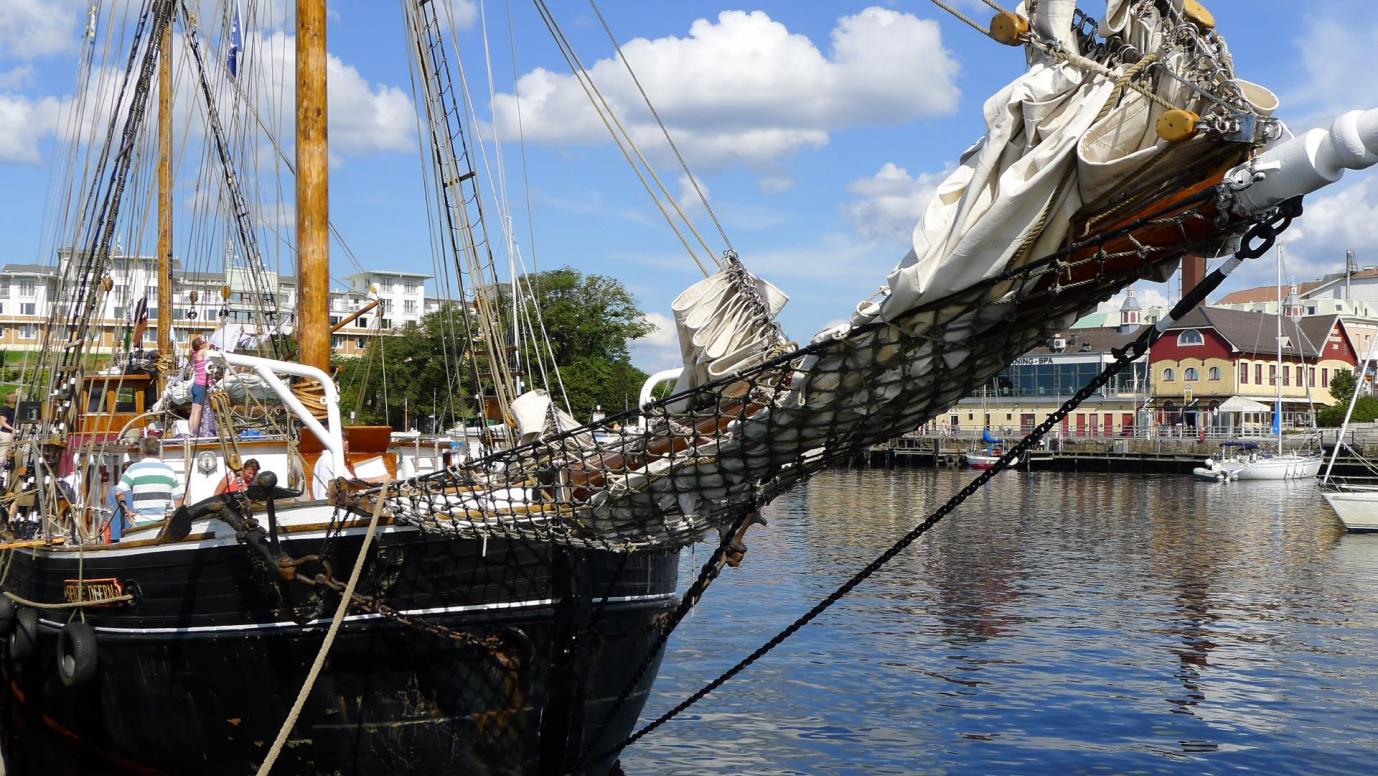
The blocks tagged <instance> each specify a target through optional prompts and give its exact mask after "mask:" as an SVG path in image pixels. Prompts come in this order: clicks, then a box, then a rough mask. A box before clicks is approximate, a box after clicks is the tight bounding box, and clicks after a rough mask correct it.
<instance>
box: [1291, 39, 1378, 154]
mask: <svg viewBox="0 0 1378 776" xmlns="http://www.w3.org/2000/svg"><path fill="white" fill-rule="evenodd" d="M1375 40H1378V22H1368V23H1365V22H1363V21H1360V20H1358V19H1355V18H1353V16H1352V15H1351V16H1350V17H1347V18H1344V19H1335V18H1325V17H1316V16H1308V17H1307V25H1306V29H1305V32H1304V33H1303V34H1302V35H1301V37H1299V38H1298V39H1297V41H1296V46H1297V49H1298V54H1299V59H1300V65H1301V67H1300V73H1301V78H1302V83H1301V85H1300V86H1299V87H1298V88H1295V89H1292V90H1290V91H1288V92H1287V93H1285V94H1284V95H1283V106H1284V107H1285V108H1290V109H1291V111H1292V115H1294V116H1295V115H1298V113H1301V114H1303V115H1305V118H1303V119H1302V120H1300V121H1298V122H1296V124H1297V126H1298V127H1301V128H1304V127H1309V126H1316V125H1323V124H1329V122H1330V121H1331V120H1332V119H1333V118H1334V117H1335V116H1336V115H1338V114H1339V113H1342V112H1344V111H1347V110H1353V109H1355V108H1366V107H1369V106H1372V105H1376V104H1378V80H1376V79H1373V78H1362V77H1355V75H1356V74H1359V73H1367V72H1369V71H1370V70H1371V69H1372V66H1373V44H1374V41H1375Z"/></svg>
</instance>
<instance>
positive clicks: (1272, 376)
mask: <svg viewBox="0 0 1378 776" xmlns="http://www.w3.org/2000/svg"><path fill="white" fill-rule="evenodd" d="M1268 384H1269V385H1277V384H1278V365H1277V364H1269V365H1268Z"/></svg>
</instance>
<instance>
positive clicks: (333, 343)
mask: <svg viewBox="0 0 1378 776" xmlns="http://www.w3.org/2000/svg"><path fill="white" fill-rule="evenodd" d="M330 347H332V348H342V347H344V337H331V338H330Z"/></svg>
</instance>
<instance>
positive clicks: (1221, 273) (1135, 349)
mask: <svg viewBox="0 0 1378 776" xmlns="http://www.w3.org/2000/svg"><path fill="white" fill-rule="evenodd" d="M1300 214H1301V200H1300V198H1296V199H1293V200H1289V201H1288V202H1286V203H1283V205H1282V206H1280V207H1279V210H1278V213H1277V215H1276V217H1275V218H1274V220H1272V221H1270V222H1261V223H1258V224H1255V225H1254V226H1253V227H1252V228H1251V229H1250V230H1249V232H1248V234H1246V236H1245V238H1244V240H1243V242H1242V244H1241V247H1240V249H1239V250H1238V251H1237V252H1236V253H1235V255H1234V257H1233V258H1231V259H1229V260H1228V261H1226V262H1225V263H1224V264H1222V265H1221V266H1220V267H1219V268H1217V269H1216V270H1215V271H1214V272H1212V273H1211V274H1210V275H1207V276H1206V277H1205V278H1204V279H1202V280H1201V281H1200V282H1199V283H1197V285H1196V286H1195V287H1194V288H1192V289H1191V290H1190V291H1189V292H1187V294H1186V295H1185V296H1183V297H1182V299H1181V300H1180V301H1178V302H1177V304H1176V305H1174V306H1173V308H1172V310H1171V312H1169V313H1168V314H1167V315H1166V316H1164V317H1163V318H1162V319H1161V320H1160V321H1158V323H1157V324H1155V325H1153V326H1150V327H1147V328H1145V329H1144V330H1143V331H1142V332H1141V333H1140V334H1139V336H1138V337H1136V338H1135V339H1134V341H1132V342H1130V343H1128V344H1127V345H1125V346H1124V347H1123V348H1121V349H1118V350H1115V351H1113V355H1114V359H1115V360H1114V361H1112V362H1111V363H1110V364H1109V365H1107V366H1106V367H1105V368H1104V369H1103V370H1101V372H1100V374H1098V375H1096V377H1095V378H1093V379H1092V380H1091V382H1089V383H1087V384H1086V385H1084V386H1082V388H1081V389H1080V390H1079V391H1077V392H1076V393H1075V394H1074V395H1073V396H1072V397H1071V398H1070V399H1068V400H1067V401H1065V402H1063V404H1062V406H1061V407H1059V408H1058V409H1057V410H1056V411H1054V412H1053V413H1051V414H1049V415H1048V417H1047V418H1046V419H1044V421H1043V422H1042V423H1040V424H1038V425H1037V426H1036V427H1035V428H1034V429H1033V430H1032V431H1030V432H1029V433H1028V434H1027V435H1026V436H1025V437H1024V438H1023V439H1021V440H1019V442H1018V443H1017V444H1015V445H1014V446H1013V447H1011V448H1010V449H1008V450H1006V451H1005V454H1004V455H1002V456H1000V458H999V460H997V461H996V462H995V464H994V465H993V466H992V467H991V468H989V469H987V470H985V471H983V472H982V473H981V474H980V475H978V476H977V477H975V478H974V479H973V480H972V481H971V482H969V483H967V485H966V486H965V487H964V488H962V489H961V490H960V491H958V492H957V494H956V495H954V496H952V497H951V498H950V499H948V501H947V502H946V503H944V504H943V505H942V506H940V507H938V509H937V510H935V511H934V512H933V513H932V514H930V515H929V516H928V517H927V518H926V519H925V520H924V521H923V522H922V523H919V525H917V526H916V527H915V528H914V529H913V530H911V531H910V532H909V533H907V534H905V535H904V536H903V537H901V538H900V539H899V540H898V541H896V542H895V543H894V544H893V545H891V546H890V548H889V549H887V550H886V551H885V552H883V553H881V554H880V555H879V556H877V557H876V558H875V559H874V560H872V561H871V562H870V563H868V564H867V565H866V566H865V567H863V568H862V569H861V570H860V571H857V572H856V573H855V574H853V575H852V577H851V578H849V579H848V580H847V581H846V582H844V583H843V584H842V585H841V586H840V587H838V588H837V589H835V590H834V591H833V592H832V593H830V594H829V595H828V596H827V597H826V598H824V599H823V600H821V601H819V602H818V603H817V604H815V605H814V606H813V607H812V608H810V609H809V610H808V611H807V612H805V613H804V614H803V615H801V616H800V617H798V618H797V619H795V620H794V621H793V622H791V623H790V624H789V625H788V626H786V627H785V628H784V629H783V630H781V631H780V632H778V633H776V634H775V636H773V637H772V638H771V639H770V640H769V641H767V642H766V643H764V644H762V645H761V646H760V647H758V648H757V649H756V650H755V651H754V652H752V653H751V654H750V655H748V656H747V657H745V658H743V659H742V660H740V661H738V662H737V664H736V665H734V666H732V667H731V668H729V669H728V670H727V671H725V672H723V673H722V674H720V675H719V676H718V677H717V678H716V679H714V680H712V681H711V682H709V683H707V684H705V685H704V686H703V687H701V688H700V689H698V690H697V691H695V692H694V693H693V694H692V695H690V696H689V697H688V698H686V699H684V700H683V701H681V702H680V703H679V704H677V705H676V706H675V707H674V708H672V709H670V710H669V711H667V712H665V713H664V714H662V715H661V716H659V717H657V718H656V719H655V720H654V721H653V722H651V723H649V724H647V725H646V726H644V727H642V728H641V729H640V730H638V731H636V732H635V733H633V734H632V735H630V736H628V737H627V738H626V739H625V740H623V741H622V742H621V743H619V744H618V745H617V746H615V747H613V748H612V749H609V750H606V751H603V752H600V753H598V754H597V755H595V756H593V757H591V758H589V759H588V760H587V761H586V762H596V761H598V760H603V759H607V758H610V757H613V756H616V755H617V754H618V753H619V752H621V751H622V750H623V749H626V748H627V747H628V746H630V745H632V744H633V743H635V742H637V741H639V740H640V739H642V738H644V737H645V736H647V735H649V734H650V733H652V732H654V731H655V730H656V729H658V728H659V727H660V726H662V725H664V724H665V723H667V722H669V721H670V720H672V719H674V718H675V717H676V716H678V715H679V714H681V713H682V712H683V711H685V710H686V709H688V708H689V707H690V706H693V705H694V704H695V703H697V702H698V701H700V700H702V699H703V698H704V697H706V696H707V695H708V694H709V693H711V692H713V691H714V690H716V689H717V688H719V687H721V686H722V685H724V684H726V683H727V682H728V681H730V680H731V679H732V678H733V677H735V676H736V675H737V674H739V673H741V672H742V671H743V670H745V669H746V668H748V667H749V666H750V665H751V664H752V663H755V662H756V661H757V660H760V659H761V658H762V657H764V656H765V655H766V654H767V653H769V652H770V651H771V650H773V649H775V647H777V646H779V645H780V644H782V643H783V642H784V641H785V640H786V639H788V638H789V637H791V636H793V635H794V634H795V633H797V632H798V631H799V630H800V629H802V628H803V627H804V626H805V625H808V624H809V623H810V622H811V621H812V620H813V619H814V618H816V617H817V616H818V615H820V614H822V613H823V612H824V611H826V610H827V609H829V608H830V607H832V605H833V604H835V603H837V602H838V601H839V600H841V599H842V598H843V597H844V596H846V595H847V594H848V593H850V592H851V591H852V590H853V589H855V588H856V587H857V586H858V585H860V584H861V583H862V582H864V581H866V580H867V579H868V578H869V577H870V576H871V575H873V574H875V573H876V572H877V571H879V570H880V569H881V568H882V567H884V566H885V565H886V564H887V563H889V562H890V561H891V560H893V559H894V558H895V556H897V555H899V554H900V553H901V552H903V551H904V550H905V549H906V548H908V547H909V546H910V545H911V544H913V543H914V542H915V541H917V540H918V539H919V538H920V537H921V536H923V535H924V534H926V533H927V532H928V531H929V530H931V529H932V528H933V526H935V525H937V524H938V523H939V522H941V521H942V520H943V518H945V517H947V516H948V515H949V514H951V513H952V512H953V511H954V510H955V509H956V508H957V507H959V506H961V505H962V503H963V502H964V501H966V500H967V499H968V498H970V497H971V496H972V495H974V494H975V493H976V492H977V491H979V490H980V489H981V488H983V487H984V486H985V485H986V484H987V483H988V482H990V481H991V479H993V478H994V477H995V476H996V475H997V474H999V473H1000V472H1002V471H1004V470H1005V469H1007V468H1009V467H1010V466H1011V465H1013V464H1015V463H1017V462H1018V461H1019V460H1020V459H1021V458H1022V457H1023V455H1024V454H1025V453H1026V452H1028V450H1029V449H1030V448H1032V447H1034V446H1036V445H1037V444H1038V443H1039V442H1040V441H1041V440H1042V439H1043V437H1044V435H1046V434H1047V433H1048V432H1049V431H1051V430H1052V429H1053V428H1054V427H1056V426H1057V424H1059V423H1061V422H1062V420H1063V418H1065V417H1067V416H1068V415H1069V414H1071V413H1072V412H1073V411H1074V410H1076V408H1077V407H1078V406H1079V405H1080V404H1081V403H1082V402H1084V401H1085V400H1086V399H1089V398H1091V397H1092V396H1094V395H1096V393H1097V392H1098V391H1100V389H1101V388H1103V387H1104V386H1105V385H1106V384H1107V383H1108V382H1110V380H1111V378H1113V377H1114V376H1115V375H1117V374H1119V373H1120V372H1121V371H1122V370H1123V369H1124V368H1125V367H1126V366H1128V365H1129V364H1131V363H1133V362H1134V361H1135V360H1137V359H1138V358H1139V357H1140V356H1142V355H1143V354H1144V353H1145V352H1147V351H1148V348H1149V346H1150V345H1152V344H1153V343H1154V342H1155V341H1156V340H1157V339H1158V338H1159V337H1161V336H1162V335H1163V333H1164V332H1166V331H1167V329H1168V328H1169V327H1170V326H1171V325H1172V324H1173V323H1174V322H1175V321H1177V320H1179V319H1181V318H1182V317H1183V316H1185V315H1186V314H1187V313H1189V312H1191V311H1192V310H1194V309H1195V308H1196V307H1197V305H1199V304H1201V303H1202V302H1204V301H1205V300H1206V297H1207V295H1209V294H1210V293H1212V292H1214V291H1215V289H1216V288H1218V287H1219V286H1220V284H1221V283H1223V282H1224V281H1225V279H1226V278H1227V277H1229V275H1230V273H1232V272H1234V270H1235V269H1236V268H1238V267H1239V266H1240V265H1242V264H1243V263H1244V261H1245V260H1246V259H1253V258H1258V257H1259V256H1262V255H1264V254H1265V253H1267V252H1268V250H1269V249H1270V248H1271V247H1272V245H1273V242H1274V240H1275V239H1276V237H1277V235H1278V234H1280V233H1281V232H1282V231H1283V230H1284V229H1286V228H1287V227H1288V226H1289V225H1290V224H1291V222H1292V220H1293V219H1294V218H1296V217H1297V216H1299V215H1300ZM1253 240H1258V241H1259V242H1258V243H1256V244H1251V242H1252V241H1253ZM622 700H623V699H621V698H619V703H620V702H621V701H622Z"/></svg>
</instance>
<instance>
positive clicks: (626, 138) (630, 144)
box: [535, 0, 718, 277]
mask: <svg viewBox="0 0 1378 776" xmlns="http://www.w3.org/2000/svg"><path fill="white" fill-rule="evenodd" d="M535 2H536V10H537V11H538V12H539V13H540V14H541V18H542V20H544V21H545V25H546V29H548V30H549V31H550V35H551V37H553V38H554V39H555V44H556V46H557V47H558V48H559V49H560V53H561V55H562V56H564V58H565V62H566V63H567V64H568V65H569V68H570V72H572V73H573V74H574V77H575V80H576V81H578V82H579V86H580V87H581V88H582V89H583V90H584V94H585V96H587V97H588V99H589V102H590V104H592V106H593V109H594V112H595V113H597V114H598V118H599V119H600V120H601V121H602V122H603V126H604V127H606V128H607V130H608V133H609V134H611V135H612V138H613V142H614V143H616V144H617V149H618V150H619V151H621V152H622V156H623V157H624V158H625V159H626V160H627V164H628V165H630V166H631V168H632V172H633V173H635V174H636V177H637V179H638V180H639V181H641V185H642V187H644V188H645V189H646V193H647V194H649V195H650V197H651V200H652V202H654V203H655V206H656V209H657V210H659V211H660V214H661V216H662V217H663V218H664V219H665V223H666V224H668V225H669V227H670V229H671V230H672V231H673V232H674V233H675V236H676V237H678V238H679V241H680V243H681V244H682V245H683V246H684V250H685V251H687V252H688V253H689V258H691V259H693V260H694V264H695V265H697V266H698V268H699V271H700V272H702V273H703V274H704V277H707V276H708V275H709V274H710V273H709V272H708V268H707V267H706V266H704V264H703V262H702V260H700V259H699V256H698V254H697V253H695V251H694V249H693V248H692V247H691V246H690V245H689V240H688V238H686V237H685V236H684V234H683V233H682V232H681V231H680V228H679V223H677V222H676V221H675V220H674V219H673V218H671V216H670V213H669V211H668V210H667V209H666V206H665V204H664V203H663V202H661V195H660V194H657V193H656V191H655V190H653V189H652V188H651V183H650V182H649V181H647V180H646V175H650V176H651V179H652V180H653V181H655V184H656V186H657V187H658V188H659V189H660V192H661V193H662V194H664V195H665V199H666V201H667V202H669V206H670V208H671V209H673V210H674V211H675V212H676V214H677V215H678V216H679V217H680V219H681V220H682V221H683V223H684V226H685V227H686V228H687V229H688V230H689V232H690V233H691V234H693V236H694V238H695V239H697V240H698V242H699V245H701V246H702V247H703V249H704V251H705V252H706V253H707V254H708V258H709V260H710V262H712V263H713V264H715V265H716V264H717V261H718V259H717V256H715V255H714V253H713V250H712V248H709V247H708V243H707V241H705V240H704V239H703V235H701V234H699V232H698V230H697V229H695V228H694V225H693V223H692V222H691V221H690V220H689V217H688V216H687V215H686V214H685V213H684V210H683V208H681V207H680V206H679V203H678V202H676V201H675V198H674V196H673V195H672V194H671V193H670V191H669V189H667V188H666V186H665V184H664V182H662V181H661V180H660V177H659V176H657V175H656V173H655V170H654V169H652V168H651V166H650V163H649V162H647V161H646V157H645V156H644V155H642V153H641V150H640V149H639V148H638V147H637V145H636V143H635V142H634V141H633V140H632V139H631V135H630V133H628V132H627V129H626V127H624V126H623V125H622V122H621V120H620V119H618V117H617V114H616V113H615V112H613V110H612V106H611V105H609V104H608V101H607V98H605V97H604V96H603V94H602V93H601V92H600V91H599V90H598V87H597V85H596V84H594V83H593V80H592V78H590V77H589V75H588V70H587V69H586V68H585V67H584V65H583V63H582V62H581V61H580V60H579V57H578V55H576V54H575V53H574V49H573V47H572V46H571V44H570V42H569V39H568V38H566V37H565V34H564V31H563V30H561V29H560V25H559V23H558V22H557V21H555V17H554V15H553V14H552V13H551V12H550V9H549V7H547V6H546V4H545V0H535ZM600 104H601V106H602V107H601V108H600ZM605 111H606V112H605ZM614 126H615V127H616V130H614ZM619 133H620V134H619ZM629 149H630V150H629ZM632 154H635V155H636V158H637V159H639V160H640V162H641V165H644V166H645V173H644V174H643V172H642V166H641V165H638V164H637V163H636V162H635V161H633V159H632Z"/></svg>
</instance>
